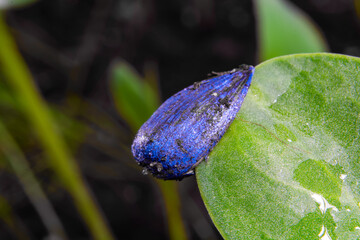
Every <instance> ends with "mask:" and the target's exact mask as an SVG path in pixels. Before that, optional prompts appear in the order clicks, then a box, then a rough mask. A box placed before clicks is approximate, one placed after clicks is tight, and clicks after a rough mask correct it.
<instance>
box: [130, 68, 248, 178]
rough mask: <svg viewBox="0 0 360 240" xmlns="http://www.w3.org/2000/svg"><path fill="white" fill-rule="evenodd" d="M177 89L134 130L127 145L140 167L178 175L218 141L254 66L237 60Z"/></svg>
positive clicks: (160, 175)
mask: <svg viewBox="0 0 360 240" xmlns="http://www.w3.org/2000/svg"><path fill="white" fill-rule="evenodd" d="M214 74H215V76H214V77H212V78H209V79H206V80H203V81H201V82H195V83H194V84H193V85H191V86H189V87H187V88H185V89H183V90H182V91H180V92H178V93H176V94H175V95H173V96H172V97H170V98H169V99H167V100H166V101H165V102H164V103H163V104H162V105H161V106H160V107H159V108H158V109H157V110H156V111H155V113H154V114H153V115H152V116H151V117H150V119H149V120H147V121H146V122H145V123H144V124H143V125H142V127H141V128H140V129H139V131H138V133H137V134H136V136H135V139H134V142H133V144H132V147H131V150H132V153H133V155H134V158H135V160H136V161H137V162H138V164H139V165H140V166H142V167H144V172H145V173H146V172H150V173H152V174H153V175H154V176H155V177H158V178H162V179H177V180H181V179H182V178H184V177H186V176H190V175H193V174H194V168H195V167H196V166H197V165H198V164H199V163H200V162H201V161H203V160H204V159H206V157H207V156H208V155H209V153H210V151H211V150H212V149H213V148H214V147H215V145H216V144H217V143H218V142H219V140H220V139H221V137H222V136H223V135H224V133H225V131H226V130H227V128H228V127H229V125H230V123H231V122H232V121H233V120H234V118H235V116H236V114H237V112H238V111H239V110H240V107H241V104H242V102H243V100H244V98H245V96H246V94H247V91H248V89H249V87H250V83H251V79H252V76H253V74H254V67H253V66H249V65H241V66H240V67H239V68H236V69H233V70H232V71H227V72H222V73H214Z"/></svg>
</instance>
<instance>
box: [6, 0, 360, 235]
mask: <svg viewBox="0 0 360 240" xmlns="http://www.w3.org/2000/svg"><path fill="white" fill-rule="evenodd" d="M355 1H357V0H354V1H352V0H321V1H320V0H293V1H291V2H293V3H294V4H295V5H296V6H298V7H299V8H300V9H302V10H303V11H304V12H306V13H307V14H308V15H309V16H310V17H311V18H312V19H313V20H314V22H315V23H316V24H317V25H318V27H319V28H320V29H321V31H322V33H323V34H324V36H325V39H326V41H327V42H328V45H329V48H330V51H331V52H335V53H343V54H349V55H353V56H360V22H359V15H357V14H356V10H355V7H354V3H355ZM358 5H360V4H358ZM359 12H360V10H359V11H358V14H360V13H359ZM6 15H7V18H6V19H7V22H8V24H9V26H10V27H11V29H12V32H13V34H14V36H15V38H16V41H17V43H18V46H19V49H20V50H21V53H22V54H23V56H24V58H25V60H26V62H27V63H28V66H29V67H30V69H31V71H32V74H33V76H34V79H35V81H36V83H37V85H38V86H39V89H40V90H41V92H42V94H43V96H44V97H45V98H46V99H47V100H48V102H49V103H51V104H53V105H55V106H58V107H59V108H60V109H63V110H64V111H65V112H66V111H69V105H70V106H74V105H75V103H74V100H69V99H73V98H74V96H76V98H79V99H82V100H85V101H86V102H88V103H89V104H90V105H91V106H92V107H93V108H94V109H96V111H92V113H91V114H93V117H95V118H102V117H103V115H106V116H107V117H108V118H109V119H111V121H112V122H113V125H112V126H116V128H112V130H111V131H112V132H113V134H109V132H106V131H104V130H103V129H102V126H100V125H101V124H99V125H96V124H93V123H89V121H86V120H84V119H83V118H81V117H79V116H77V118H78V119H80V120H84V121H83V124H88V126H90V127H91V128H92V129H93V135H91V136H96V139H97V140H98V141H97V142H96V143H97V145H94V144H89V142H91V140H92V139H86V140H85V143H82V144H81V145H80V146H79V148H78V151H77V153H76V158H77V159H78V161H79V164H80V166H81V169H82V172H83V174H84V176H85V178H86V180H87V182H88V184H89V186H90V188H91V189H92V191H93V193H94V195H95V197H96V199H97V201H98V203H99V205H100V206H101V208H102V210H103V212H104V214H105V216H106V218H107V220H108V223H109V225H110V227H111V229H112V231H113V233H114V235H115V237H116V238H117V239H168V234H167V225H166V220H164V213H163V212H164V208H163V202H162V199H161V196H160V192H159V191H158V190H157V187H156V186H155V184H154V183H153V181H151V179H150V178H149V177H148V176H143V175H141V172H140V171H138V170H136V169H135V170H134V169H133V168H131V167H128V166H127V165H128V164H129V163H130V164H132V163H133V162H134V161H133V159H132V156H131V155H130V153H129V147H130V145H131V141H132V138H133V133H131V131H130V130H129V128H128V126H127V125H126V123H125V122H124V121H123V120H122V119H121V117H120V116H119V115H118V114H117V112H116V110H115V108H114V104H113V102H112V99H111V97H110V93H109V84H108V71H109V66H110V64H111V63H112V61H113V60H115V59H124V60H126V61H127V62H129V63H130V64H131V65H133V66H134V67H135V68H136V69H137V70H138V71H139V72H140V73H141V74H142V73H143V72H144V68H145V69H146V68H147V67H150V68H151V69H153V70H156V71H157V72H158V77H159V86H160V89H161V95H162V99H166V98H168V97H169V96H171V95H172V94H174V93H175V92H177V91H179V90H181V89H183V88H184V87H186V86H188V85H190V84H192V83H193V82H195V81H199V80H202V79H204V78H206V77H207V74H208V73H209V72H211V71H226V70H230V69H233V68H235V67H237V66H238V65H240V64H242V63H246V64H252V65H256V64H257V57H256V56H257V39H256V20H255V15H254V9H253V4H252V1H250V0H246V1H239V0H238V1H237V0H223V1H220V0H219V1H215V0H187V1H184V0H172V1H164V0H158V1H155V0H148V1H146V0H119V1H114V0H93V1H90V0H88V1H80V0H52V1H45V0H42V1H39V2H37V3H35V4H33V5H31V6H28V7H25V8H21V9H12V10H9V11H7V13H6ZM69 103H70V104H69ZM106 124H108V123H106ZM111 131H110V132H111ZM89 138H91V137H89ZM99 139H100V140H99ZM109 152H111V153H113V152H115V154H109ZM27 155H29V157H30V160H31V159H32V158H36V157H35V156H33V155H31V151H30V154H29V153H28V154H27ZM36 173H37V176H38V178H39V179H41V183H42V185H43V187H44V189H45V191H46V192H47V194H48V196H49V198H50V200H51V202H52V203H53V205H54V207H55V209H56V211H57V213H58V215H59V217H60V219H61V220H62V223H63V224H64V226H65V229H66V231H67V234H68V235H69V237H70V238H71V239H89V238H91V237H90V236H89V232H88V230H87V229H86V227H85V224H84V223H83V221H82V220H81V218H80V216H79V215H78V213H77V210H76V209H75V207H74V205H73V202H72V199H71V196H70V195H68V194H67V193H66V192H65V191H64V190H62V188H61V186H60V184H59V183H58V182H57V181H56V180H54V177H53V176H52V174H51V171H50V170H48V169H43V170H37V171H36ZM0 181H1V184H0V194H1V195H2V196H4V197H5V198H6V199H8V200H9V202H10V204H11V207H12V209H13V211H14V212H15V215H16V216H17V221H18V225H19V227H18V229H21V231H23V232H24V234H25V235H27V237H28V238H27V237H24V239H51V238H47V237H49V236H48V235H47V231H46V229H45V228H44V226H43V224H42V222H41V220H40V218H39V216H38V214H37V213H36V211H35V210H34V208H33V206H32V205H31V203H30V202H29V200H28V198H27V197H26V195H25V194H24V193H23V190H22V189H21V187H20V185H19V183H18V182H17V180H16V178H14V177H13V176H12V175H11V174H9V173H6V172H2V173H1V172H0ZM179 190H180V194H181V198H182V214H183V218H184V222H185V225H186V227H187V231H188V236H189V238H190V239H221V236H220V235H219V233H218V232H217V230H216V228H215V227H214V226H213V224H212V222H211V219H210V218H209V216H208V214H207V212H206V209H205V207H204V205H203V203H202V200H201V197H200V194H199V192H198V189H197V186H196V181H195V177H190V178H187V179H184V180H183V181H181V182H180V183H179ZM17 238H18V236H17V234H15V233H14V232H13V231H11V230H9V228H8V227H7V226H6V225H5V224H3V222H2V221H1V220H0V239H17Z"/></svg>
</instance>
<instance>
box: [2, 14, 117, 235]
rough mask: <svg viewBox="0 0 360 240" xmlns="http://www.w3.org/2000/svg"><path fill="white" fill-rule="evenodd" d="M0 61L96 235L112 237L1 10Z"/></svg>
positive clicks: (50, 161) (34, 126) (50, 160)
mask: <svg viewBox="0 0 360 240" xmlns="http://www.w3.org/2000/svg"><path fill="white" fill-rule="evenodd" d="M0 64H1V70H2V71H3V73H4V74H5V77H6V79H7V80H8V83H9V85H10V86H11V87H12V88H13V90H14V92H15V94H16V95H17V98H18V99H19V101H21V103H22V106H23V111H24V113H25V115H26V116H27V117H28V119H29V121H30V123H31V124H32V127H33V128H34V131H35V132H36V133H37V134H38V138H39V140H40V142H41V143H42V145H43V147H44V149H45V151H46V153H47V154H48V160H49V163H50V164H51V166H52V167H53V170H54V171H55V173H56V174H57V176H58V177H59V179H61V180H62V181H63V183H64V185H65V187H66V188H67V190H68V191H69V192H70V194H71V195H72V197H73V198H74V202H75V205H76V206H77V208H78V210H79V212H80V214H81V215H82V216H83V219H84V220H85V222H86V223H87V225H88V227H89V229H90V231H91V232H92V234H93V236H94V238H95V239H106V240H107V239H113V238H112V235H111V233H110V231H109V230H108V228H107V226H106V224H105V221H104V218H103V216H102V214H101V213H100V211H99V210H98V208H97V207H96V204H95V202H94V201H93V199H92V198H91V195H90V192H89V190H88V189H87V187H86V185H85V182H84V180H83V179H82V177H81V174H80V171H79V169H78V166H77V165H76V163H75V160H74V159H73V157H72V156H71V154H70V152H69V150H68V148H67V147H66V145H65V143H64V141H63V139H62V137H61V135H60V133H59V132H58V129H56V126H54V124H53V120H52V118H51V116H50V113H49V111H48V109H47V106H46V103H45V102H44V100H43V99H42V98H41V96H40V94H39V93H38V91H37V89H36V86H35V85H34V83H33V81H32V77H31V74H30V72H29V70H28V68H27V66H26V64H25V62H24V60H23V59H22V57H21V55H20V53H19V52H18V50H17V47H16V46H15V43H14V40H13V38H12V36H11V35H10V33H9V30H8V28H7V26H6V24H5V21H4V18H3V15H2V14H1V13H0Z"/></svg>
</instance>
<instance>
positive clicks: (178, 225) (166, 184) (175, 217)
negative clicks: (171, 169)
mask: <svg viewBox="0 0 360 240" xmlns="http://www.w3.org/2000/svg"><path fill="white" fill-rule="evenodd" d="M156 183H157V184H158V186H159V188H160V190H161V193H162V196H163V198H164V203H165V210H166V216H167V223H168V228H169V235H170V239H171V240H185V239H187V236H186V231H185V227H184V223H183V221H182V217H181V211H180V197H179V191H178V183H177V182H175V181H163V180H156Z"/></svg>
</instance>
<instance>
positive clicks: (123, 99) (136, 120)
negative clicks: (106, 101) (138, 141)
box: [110, 62, 159, 131]
mask: <svg viewBox="0 0 360 240" xmlns="http://www.w3.org/2000/svg"><path fill="white" fill-rule="evenodd" d="M110 72H111V79H110V80H111V81H110V86H111V93H112V95H113V98H114V102H115V105H116V107H117V109H118V111H119V113H120V115H121V116H122V117H123V118H124V119H125V120H126V122H127V123H128V124H129V125H130V127H131V128H132V130H133V131H137V130H138V129H139V128H140V126H141V125H142V124H143V123H144V122H145V121H146V120H147V119H148V118H149V117H150V116H151V115H152V114H153V112H154V111H155V110H156V108H157V107H158V105H159V103H158V98H157V96H156V93H155V91H154V90H153V89H152V88H151V87H150V85H149V84H148V83H147V82H145V81H143V80H142V78H141V77H140V76H139V75H138V74H137V72H136V71H135V70H134V69H133V68H132V67H131V66H130V65H129V64H127V63H126V62H116V63H115V64H113V67H112V69H111V71H110Z"/></svg>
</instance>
